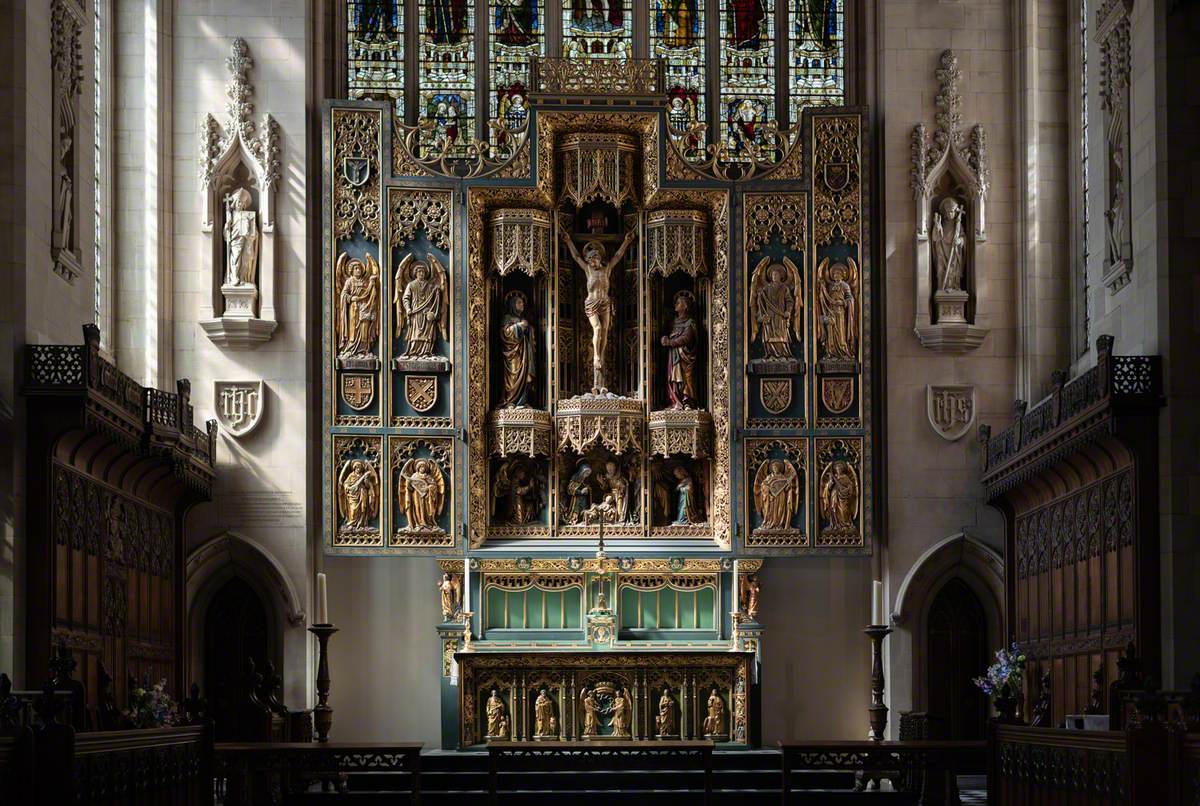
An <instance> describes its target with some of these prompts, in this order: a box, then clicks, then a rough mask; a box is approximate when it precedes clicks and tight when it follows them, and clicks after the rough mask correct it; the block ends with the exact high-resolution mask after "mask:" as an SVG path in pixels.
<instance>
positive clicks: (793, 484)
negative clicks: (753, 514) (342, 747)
mask: <svg viewBox="0 0 1200 806" xmlns="http://www.w3.org/2000/svg"><path fill="white" fill-rule="evenodd" d="M754 507H755V509H756V510H757V511H758V516H759V517H760V518H762V525H761V526H760V527H759V528H761V529H788V528H790V527H791V525H792V518H794V517H796V512H797V511H798V510H799V509H800V479H799V476H798V475H797V474H796V468H795V467H794V466H793V465H792V463H791V462H785V461H784V460H782V459H769V460H767V461H765V462H763V463H762V464H761V465H759V467H758V472H757V473H755V475H754Z"/></svg>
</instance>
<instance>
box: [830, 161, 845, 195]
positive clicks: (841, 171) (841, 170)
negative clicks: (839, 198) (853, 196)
mask: <svg viewBox="0 0 1200 806" xmlns="http://www.w3.org/2000/svg"><path fill="white" fill-rule="evenodd" d="M824 167H825V171H824V173H825V187H827V188H829V190H830V191H832V192H833V193H841V192H842V191H843V190H845V189H846V185H848V184H849V183H850V163H848V162H827V163H825V166H824Z"/></svg>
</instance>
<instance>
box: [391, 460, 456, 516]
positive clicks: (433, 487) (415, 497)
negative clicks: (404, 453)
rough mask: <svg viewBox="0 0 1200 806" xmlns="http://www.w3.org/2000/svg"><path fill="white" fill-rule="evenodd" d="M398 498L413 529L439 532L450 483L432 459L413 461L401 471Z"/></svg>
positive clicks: (409, 461) (401, 508)
mask: <svg viewBox="0 0 1200 806" xmlns="http://www.w3.org/2000/svg"><path fill="white" fill-rule="evenodd" d="M399 488H400V489H399V491H398V499H399V504H400V511H401V512H403V513H404V517H405V518H407V519H408V527H407V528H409V529H438V528H439V527H438V518H440V517H441V516H442V508H443V505H444V504H445V501H446V480H445V478H444V477H443V476H442V469H441V468H440V467H438V466H437V463H436V462H434V461H433V460H432V459H409V460H408V461H407V462H405V463H404V465H403V466H402V467H401V468H400V479H399Z"/></svg>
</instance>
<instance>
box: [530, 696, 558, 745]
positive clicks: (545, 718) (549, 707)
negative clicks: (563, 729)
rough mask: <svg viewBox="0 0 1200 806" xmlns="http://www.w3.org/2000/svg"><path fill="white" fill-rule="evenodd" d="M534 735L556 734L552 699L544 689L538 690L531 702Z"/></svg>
mask: <svg viewBox="0 0 1200 806" xmlns="http://www.w3.org/2000/svg"><path fill="white" fill-rule="evenodd" d="M533 715H534V730H533V735H534V736H556V735H558V718H557V717H556V716H555V715H554V700H552V699H551V698H550V696H549V695H548V694H547V693H546V689H542V690H541V691H539V692H538V695H537V699H536V700H534V703H533Z"/></svg>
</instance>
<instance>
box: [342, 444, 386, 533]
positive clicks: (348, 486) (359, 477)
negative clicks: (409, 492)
mask: <svg viewBox="0 0 1200 806" xmlns="http://www.w3.org/2000/svg"><path fill="white" fill-rule="evenodd" d="M337 499H338V514H340V515H341V516H342V520H344V521H345V525H346V526H347V527H348V528H351V529H366V528H367V527H368V526H369V525H370V521H372V520H374V519H375V517H376V516H378V515H379V474H378V473H376V472H375V466H374V465H373V464H371V463H370V462H367V461H364V460H362V459H352V460H350V461H348V462H346V464H345V465H343V466H342V472H341V474H340V475H339V476H338V495H337Z"/></svg>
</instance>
